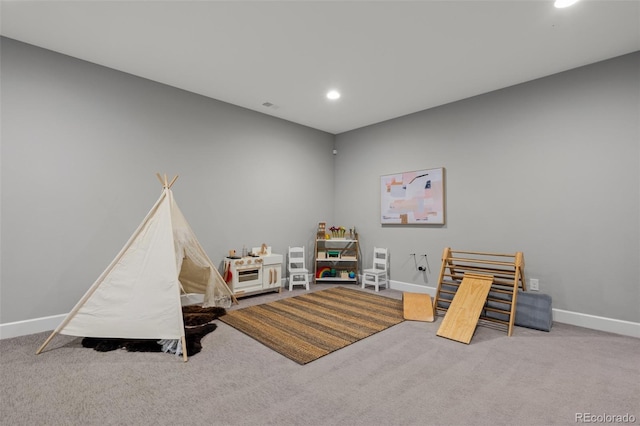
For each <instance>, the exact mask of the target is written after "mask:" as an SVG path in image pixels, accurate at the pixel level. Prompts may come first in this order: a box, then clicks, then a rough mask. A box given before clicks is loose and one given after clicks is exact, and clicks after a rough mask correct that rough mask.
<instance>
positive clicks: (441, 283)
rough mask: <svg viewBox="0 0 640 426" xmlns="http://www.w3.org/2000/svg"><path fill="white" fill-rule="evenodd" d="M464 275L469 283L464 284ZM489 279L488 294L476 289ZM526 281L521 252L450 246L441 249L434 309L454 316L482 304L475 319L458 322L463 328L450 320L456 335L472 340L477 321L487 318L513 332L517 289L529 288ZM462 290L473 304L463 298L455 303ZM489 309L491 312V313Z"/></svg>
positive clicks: (524, 289)
mask: <svg viewBox="0 0 640 426" xmlns="http://www.w3.org/2000/svg"><path fill="white" fill-rule="evenodd" d="M465 276H467V281H468V282H469V284H468V285H467V284H465V286H462V283H463V280H464V279H465ZM487 281H490V286H489V288H488V291H487V293H486V296H483V295H482V294H481V293H482V292H480V291H477V286H482V285H483V282H487ZM525 282H526V281H525V277H524V256H523V254H522V252H516V253H514V254H499V253H485V252H474V251H459V250H451V248H448V247H447V248H445V249H444V251H443V253H442V265H441V267H440V275H439V277H438V288H437V290H436V295H435V298H434V301H433V308H434V312H435V313H436V315H439V314H441V313H443V314H444V315H445V317H446V316H448V315H449V312H448V311H449V310H451V311H452V312H451V316H460V315H461V314H462V313H463V311H467V310H468V309H469V308H471V309H477V308H478V306H481V309H479V311H480V312H479V317H477V318H476V320H475V321H460V322H458V326H459V327H460V328H462V330H454V329H455V327H456V326H455V325H452V323H451V321H448V323H449V324H447V328H451V327H452V328H451V329H450V330H449V331H450V332H452V333H453V334H454V335H459V334H460V335H463V336H467V335H468V336H469V340H470V338H471V337H470V336H471V335H473V331H474V330H475V327H476V326H477V324H478V322H486V323H491V324H494V325H498V326H499V327H501V328H504V329H506V331H507V335H508V336H511V334H512V332H513V323H514V320H515V315H516V302H517V298H518V289H519V288H521V289H522V290H523V291H526V284H525ZM459 291H460V293H461V294H460V297H459V299H462V300H468V303H469V304H472V305H473V306H471V305H469V306H463V305H462V301H456V303H455V304H454V298H455V296H456V295H457V294H458V292H459ZM462 293H464V294H462ZM471 293H474V297H473V298H472V297H469V296H470V294H471ZM454 310H455V312H453V311H454ZM487 313H491V314H490V316H488V315H487ZM502 318H504V319H502ZM444 325H445V322H444V320H443V326H444ZM469 333H470V334H469ZM443 337H448V336H443ZM456 340H457V339H456ZM461 341H462V340H461ZM465 343H468V341H467V342H465Z"/></svg>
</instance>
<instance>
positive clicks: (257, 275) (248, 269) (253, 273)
mask: <svg viewBox="0 0 640 426" xmlns="http://www.w3.org/2000/svg"><path fill="white" fill-rule="evenodd" d="M229 262H230V265H229V267H230V268H231V290H232V291H233V293H234V294H242V293H245V292H246V293H248V292H252V291H256V290H260V289H262V259H251V258H246V257H244V258H242V259H231V260H229Z"/></svg>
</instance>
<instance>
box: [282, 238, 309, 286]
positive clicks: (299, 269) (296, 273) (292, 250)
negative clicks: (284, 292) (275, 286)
mask: <svg viewBox="0 0 640 426" xmlns="http://www.w3.org/2000/svg"><path fill="white" fill-rule="evenodd" d="M287 265H288V268H287V269H288V270H289V291H291V290H293V286H294V285H303V286H305V287H306V289H307V290H309V270H308V269H307V268H306V267H305V256H304V247H289V260H288V263H287Z"/></svg>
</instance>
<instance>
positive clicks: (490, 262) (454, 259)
mask: <svg viewBox="0 0 640 426" xmlns="http://www.w3.org/2000/svg"><path fill="white" fill-rule="evenodd" d="M449 260H450V261H451V262H467V263H481V264H483V265H500V266H513V262H500V261H499V260H480V259H465V258H463V257H450V258H449Z"/></svg>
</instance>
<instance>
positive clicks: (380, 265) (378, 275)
mask: <svg viewBox="0 0 640 426" xmlns="http://www.w3.org/2000/svg"><path fill="white" fill-rule="evenodd" d="M388 254H389V252H388V250H387V249H386V248H379V247H374V248H373V267H371V268H369V269H365V270H363V271H362V288H364V287H365V286H367V285H372V286H374V287H375V289H376V291H378V290H379V289H380V287H381V286H385V287H387V288H389V276H388V270H389V256H388Z"/></svg>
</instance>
